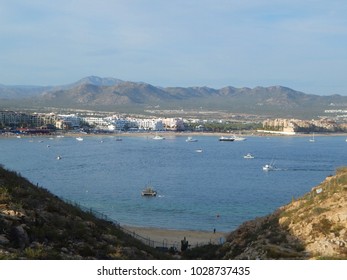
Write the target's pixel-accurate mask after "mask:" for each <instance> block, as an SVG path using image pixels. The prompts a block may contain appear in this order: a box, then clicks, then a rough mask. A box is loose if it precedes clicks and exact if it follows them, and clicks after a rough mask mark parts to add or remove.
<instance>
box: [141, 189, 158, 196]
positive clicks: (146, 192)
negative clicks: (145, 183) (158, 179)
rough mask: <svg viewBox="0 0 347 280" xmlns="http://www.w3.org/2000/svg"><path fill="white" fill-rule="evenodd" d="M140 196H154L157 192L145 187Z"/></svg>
mask: <svg viewBox="0 0 347 280" xmlns="http://www.w3.org/2000/svg"><path fill="white" fill-rule="evenodd" d="M141 195H142V196H156V195H157V192H156V191H155V190H153V188H152V187H146V188H145V189H144V190H143V191H142V192H141Z"/></svg>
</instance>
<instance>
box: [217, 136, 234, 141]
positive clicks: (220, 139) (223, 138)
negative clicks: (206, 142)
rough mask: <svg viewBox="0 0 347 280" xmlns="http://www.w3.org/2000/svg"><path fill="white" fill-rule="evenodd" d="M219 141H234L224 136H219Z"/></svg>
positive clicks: (232, 138)
mask: <svg viewBox="0 0 347 280" xmlns="http://www.w3.org/2000/svg"><path fill="white" fill-rule="evenodd" d="M219 141H230V142H231V141H235V138H234V137H225V136H221V137H219Z"/></svg>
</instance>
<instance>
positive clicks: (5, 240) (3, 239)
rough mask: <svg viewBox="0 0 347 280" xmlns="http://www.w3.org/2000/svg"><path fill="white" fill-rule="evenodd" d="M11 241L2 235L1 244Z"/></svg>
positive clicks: (0, 236) (0, 237)
mask: <svg viewBox="0 0 347 280" xmlns="http://www.w3.org/2000/svg"><path fill="white" fill-rule="evenodd" d="M8 243H10V241H9V240H8V239H7V238H6V236H5V235H4V234H1V235H0V245H6V244H8Z"/></svg>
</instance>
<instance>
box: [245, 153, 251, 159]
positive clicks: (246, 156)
mask: <svg viewBox="0 0 347 280" xmlns="http://www.w3.org/2000/svg"><path fill="white" fill-rule="evenodd" d="M243 158H246V159H252V158H254V156H253V155H252V154H251V153H248V154H247V155H244V156H243Z"/></svg>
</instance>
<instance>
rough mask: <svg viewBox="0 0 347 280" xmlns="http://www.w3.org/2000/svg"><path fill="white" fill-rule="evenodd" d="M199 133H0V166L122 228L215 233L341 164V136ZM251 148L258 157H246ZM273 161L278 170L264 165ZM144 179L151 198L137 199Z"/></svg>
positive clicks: (270, 208) (296, 192) (285, 197)
mask: <svg viewBox="0 0 347 280" xmlns="http://www.w3.org/2000/svg"><path fill="white" fill-rule="evenodd" d="M196 138H197V139H198V142H195V143H188V142H186V141H185V140H186V137H183V136H182V137H179V136H178V137H172V138H166V140H163V141H158V140H153V139H151V138H148V137H124V138H123V141H116V138H114V137H94V136H91V137H85V138H84V141H80V142H79V141H76V139H75V138H73V137H64V138H54V139H48V138H30V139H29V138H21V139H17V138H1V139H0V163H1V164H3V165H4V166H5V167H6V168H8V169H11V170H15V171H18V172H20V173H21V175H22V176H24V177H26V178H28V179H29V180H30V181H31V182H33V183H34V184H36V183H38V184H39V185H40V186H43V187H45V188H47V189H49V190H50V191H51V192H53V193H54V194H56V195H58V196H61V197H63V198H67V199H70V200H73V201H76V202H78V203H80V204H82V205H84V206H86V207H91V208H93V209H95V210H97V211H100V212H102V213H104V214H106V215H108V216H109V217H110V218H112V219H115V220H117V221H118V222H119V223H121V224H123V225H124V224H126V225H134V226H153V227H162V228H171V229H190V230H191V229H192V230H212V229H213V228H216V229H217V230H219V231H230V230H233V229H235V228H236V227H237V226H238V225H240V224H241V223H242V222H244V221H246V220H249V219H252V218H255V217H258V216H263V215H266V214H268V213H270V212H272V211H274V210H275V209H276V208H278V207H279V206H281V205H284V204H287V203H288V202H290V201H291V199H292V198H293V197H298V196H300V195H302V194H304V193H306V192H308V191H309V190H310V189H311V188H312V187H313V186H315V185H317V184H319V183H320V182H321V181H322V180H324V178H325V177H326V176H328V175H331V174H334V173H335V170H336V168H337V167H339V166H343V165H347V162H346V159H347V157H346V155H347V152H346V149H347V142H346V141H345V137H338V136H336V137H328V136H325V137H318V136H317V137H316V141H315V142H314V143H311V142H309V141H308V138H307V137H269V138H267V137H248V138H247V140H246V141H242V142H219V141H218V137H216V136H201V137H196ZM196 149H202V150H203V152H201V153H198V152H196ZM248 152H250V153H252V154H253V155H254V156H255V158H254V159H244V158H243V156H244V155H245V154H246V153H248ZM58 155H60V156H61V157H62V159H61V160H57V159H56V157H57V156H58ZM272 160H274V161H275V164H276V166H277V168H278V169H279V170H277V171H272V172H264V171H263V170H262V166H263V165H264V164H266V163H270V162H271V161H272ZM148 183H151V184H152V185H153V186H154V187H155V189H156V190H157V191H158V196H157V197H153V198H146V197H142V196H141V191H142V189H143V188H144V187H145V185H146V184H148Z"/></svg>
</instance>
